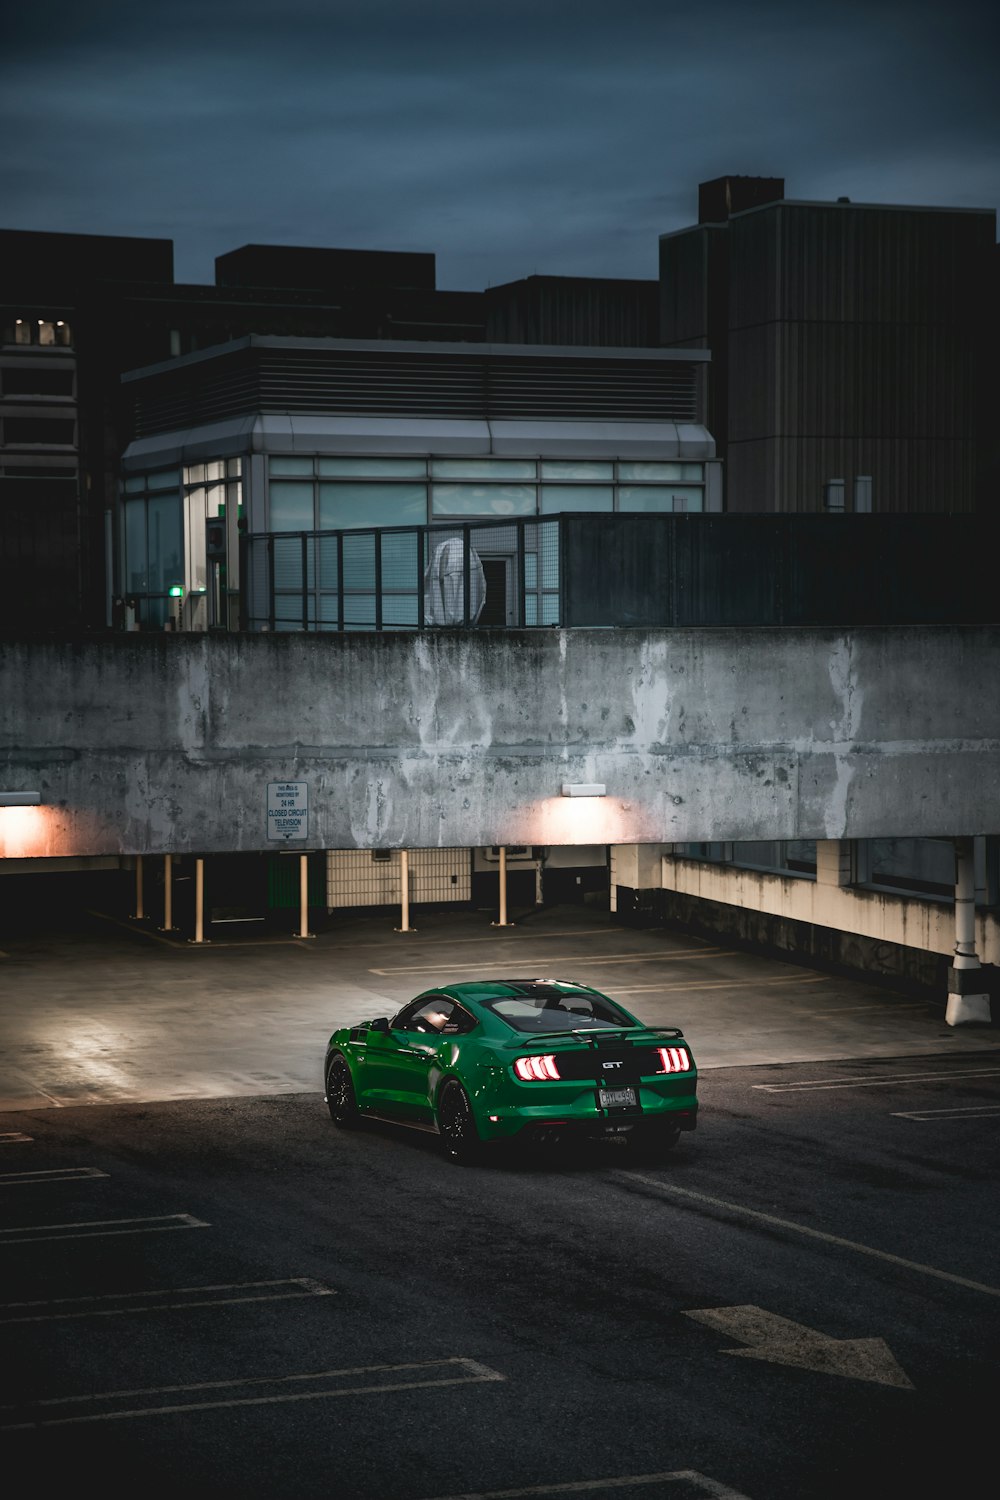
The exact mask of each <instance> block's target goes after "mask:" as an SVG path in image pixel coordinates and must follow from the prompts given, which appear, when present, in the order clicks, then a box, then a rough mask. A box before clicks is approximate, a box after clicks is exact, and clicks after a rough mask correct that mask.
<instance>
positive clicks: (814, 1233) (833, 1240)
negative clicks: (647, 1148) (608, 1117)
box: [612, 1172, 1000, 1297]
mask: <svg viewBox="0 0 1000 1500" xmlns="http://www.w3.org/2000/svg"><path fill="white" fill-rule="evenodd" d="M612 1176H614V1177H617V1178H618V1179H619V1181H624V1182H641V1183H642V1184H643V1186H644V1187H650V1188H655V1189H656V1191H657V1192H658V1193H660V1194H661V1195H662V1196H663V1197H664V1198H686V1199H690V1200H691V1201H692V1202H695V1203H705V1204H707V1205H708V1206H709V1207H710V1208H721V1209H724V1210H725V1211H726V1212H727V1213H731V1214H736V1216H737V1217H738V1218H741V1219H750V1220H752V1221H753V1222H755V1223H758V1224H768V1225H771V1226H773V1227H774V1228H777V1229H787V1230H790V1231H791V1233H792V1234H802V1235H805V1236H806V1238H807V1239H811V1240H821V1241H822V1242H823V1243H824V1244H826V1245H836V1246H837V1247H838V1248H839V1249H841V1250H852V1251H853V1252H854V1253H855V1255H868V1256H871V1258H872V1259H873V1260H883V1261H886V1262H887V1263H888V1264H889V1265H891V1266H901V1267H902V1268H903V1270H905V1271H917V1272H919V1273H920V1275H922V1276H932V1277H933V1278H934V1279H935V1280H936V1281H947V1282H950V1283H951V1284H952V1285H953V1286H964V1287H967V1288H968V1289H969V1290H970V1291H973V1292H985V1293H986V1295H987V1296H988V1297H1000V1287H998V1286H987V1285H986V1284H985V1283H984V1282H982V1281H972V1280H970V1278H969V1277H968V1276H956V1275H955V1274H954V1273H953V1272H952V1271H940V1270H938V1268H937V1266H925V1265H923V1264H922V1263H921V1262H920V1261H917V1260H905V1259H904V1258H903V1256H901V1255H892V1254H890V1252H889V1251H888V1250H876V1249H875V1248H874V1247H873V1246H872V1245H864V1244H861V1243H860V1242H859V1241H858V1240H846V1239H843V1238H842V1237H841V1236H840V1235H839V1234H827V1233H826V1232H825V1231H824V1230H822V1229H813V1228H811V1227H810V1225H808V1224H797V1223H796V1222H795V1220H794V1219H779V1218H778V1217H777V1215H776V1214H766V1213H763V1212H762V1211H761V1210H760V1209H759V1208H747V1207H746V1206H745V1205H744V1204H742V1203H730V1202H728V1201H727V1199H725V1198H714V1197H712V1196H711V1194H709V1193H696V1192H695V1191H694V1189H693V1188H682V1187H676V1186H675V1185H674V1184H673V1183H672V1182H662V1181H660V1180H659V1179H657V1178H656V1177H646V1176H644V1175H643V1174H642V1173H641V1172H614V1173H612Z"/></svg>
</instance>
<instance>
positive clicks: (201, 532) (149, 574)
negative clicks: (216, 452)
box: [119, 458, 242, 630]
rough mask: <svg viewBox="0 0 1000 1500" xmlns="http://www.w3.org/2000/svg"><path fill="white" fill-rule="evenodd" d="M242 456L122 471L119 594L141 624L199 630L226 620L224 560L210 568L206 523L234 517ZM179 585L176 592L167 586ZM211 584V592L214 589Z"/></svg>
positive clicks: (240, 484) (236, 509) (239, 505)
mask: <svg viewBox="0 0 1000 1500" xmlns="http://www.w3.org/2000/svg"><path fill="white" fill-rule="evenodd" d="M241 476H242V460H241V459H239V458H223V459H214V460H212V461H211V462H209V463H204V464H193V465H190V466H188V467H187V468H185V469H184V470H183V471H182V470H180V469H177V468H171V469H155V470H151V471H150V472H149V473H146V474H129V475H127V476H126V477H125V479H124V481H123V483H122V493H121V531H120V537H119V541H120V554H119V555H120V567H121V573H120V577H121V592H122V596H123V598H124V599H125V601H126V605H127V608H128V610H129V611H130V613H131V617H132V620H133V621H134V623H135V624H136V625H137V626H138V627H139V628H140V629H151V630H158V629H163V628H164V626H166V625H167V624H168V623H171V622H175V623H177V624H178V625H179V626H180V628H182V629H185V630H204V629H207V627H208V626H209V625H210V624H216V623H221V622H225V621H227V618H228V617H227V610H226V607H225V605H226V601H225V593H226V586H227V578H226V576H225V570H226V564H225V563H222V564H221V566H220V567H219V569H218V570H217V571H216V572H215V573H213V571H212V569H211V568H210V567H209V562H208V557H207V551H206V524H207V522H208V521H209V520H211V519H214V518H217V517H225V516H226V514H227V509H231V510H232V512H233V513H235V514H236V515H237V516H238V515H239V511H240V507H241V501H242V477H241ZM177 589H179V590H180V591H181V592H180V594H176V593H175V594H172V593H171V590H177ZM213 590H214V592H213Z"/></svg>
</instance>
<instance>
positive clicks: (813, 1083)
mask: <svg viewBox="0 0 1000 1500" xmlns="http://www.w3.org/2000/svg"><path fill="white" fill-rule="evenodd" d="M997 1076H1000V1068H962V1069H957V1068H953V1069H952V1070H951V1071H950V1072H946V1073H899V1074H895V1073H879V1074H877V1075H876V1076H875V1077H874V1078H813V1079H804V1080H803V1081H802V1082H801V1083H752V1084H751V1085H750V1087H751V1088H752V1089H760V1090H761V1092H762V1093H765V1094H794V1093H798V1092H801V1091H802V1090H803V1089H867V1088H875V1087H876V1086H877V1085H879V1084H886V1083H938V1082H947V1083H952V1082H954V1081H955V1080H956V1079H958V1078H996V1077H997Z"/></svg>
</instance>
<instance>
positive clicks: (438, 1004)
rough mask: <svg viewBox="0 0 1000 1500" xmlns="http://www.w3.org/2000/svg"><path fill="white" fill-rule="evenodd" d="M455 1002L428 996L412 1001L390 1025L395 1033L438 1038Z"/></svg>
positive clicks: (452, 1010) (443, 997)
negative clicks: (421, 1034)
mask: <svg viewBox="0 0 1000 1500" xmlns="http://www.w3.org/2000/svg"><path fill="white" fill-rule="evenodd" d="M454 1010H455V1002H454V1001H453V1000H448V999H446V997H445V996H444V995H429V996H425V997H424V999H422V1000H414V1001H413V1003H412V1005H407V1006H405V1007H404V1009H403V1010H401V1011H400V1012H399V1015H398V1016H396V1018H395V1019H394V1021H393V1023H392V1025H393V1030H396V1031H419V1032H422V1033H423V1034H424V1035H425V1036H428V1035H429V1036H439V1035H440V1034H441V1032H442V1030H443V1029H444V1027H445V1026H446V1025H447V1024H448V1021H449V1020H450V1019H451V1016H452V1013H453V1012H454Z"/></svg>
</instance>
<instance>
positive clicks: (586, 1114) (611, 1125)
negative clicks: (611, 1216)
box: [476, 1090, 698, 1141]
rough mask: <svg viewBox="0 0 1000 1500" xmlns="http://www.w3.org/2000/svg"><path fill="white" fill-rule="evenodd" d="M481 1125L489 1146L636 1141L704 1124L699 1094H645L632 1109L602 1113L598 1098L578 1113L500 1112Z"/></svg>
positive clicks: (534, 1108)
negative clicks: (629, 1138) (616, 1138)
mask: <svg viewBox="0 0 1000 1500" xmlns="http://www.w3.org/2000/svg"><path fill="white" fill-rule="evenodd" d="M476 1123H477V1126H478V1129H479V1135H480V1139H481V1140H483V1141H513V1140H516V1139H522V1138H523V1139H524V1140H525V1141H527V1140H543V1139H550V1140H554V1139H557V1138H562V1137H566V1138H569V1137H576V1138H578V1139H579V1138H587V1137H589V1138H591V1139H594V1140H600V1139H604V1138H606V1137H609V1136H616V1135H632V1134H634V1133H635V1132H636V1131H640V1132H642V1133H643V1134H650V1135H651V1134H654V1133H656V1132H669V1131H673V1130H694V1129H695V1127H696V1126H697V1123H698V1101H697V1099H696V1097H695V1096H694V1095H693V1094H685V1095H679V1096H678V1097H675V1098H668V1099H664V1098H660V1097H658V1096H653V1098H652V1099H649V1098H648V1097H647V1096H646V1091H645V1090H643V1091H642V1102H641V1103H640V1104H639V1105H637V1106H636V1107H635V1108H632V1109H619V1110H602V1109H600V1108H599V1107H598V1104H597V1100H596V1097H594V1098H593V1102H592V1103H588V1104H586V1105H581V1104H580V1102H579V1101H578V1102H577V1104H576V1105H575V1106H574V1107H573V1108H572V1109H566V1107H565V1104H563V1105H559V1104H544V1105H525V1106H522V1107H521V1108H513V1109H506V1110H498V1111H497V1113H496V1114H490V1115H488V1116H486V1118H479V1119H477V1122H476Z"/></svg>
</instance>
